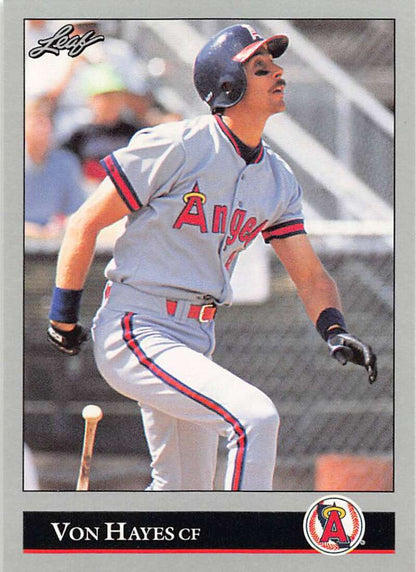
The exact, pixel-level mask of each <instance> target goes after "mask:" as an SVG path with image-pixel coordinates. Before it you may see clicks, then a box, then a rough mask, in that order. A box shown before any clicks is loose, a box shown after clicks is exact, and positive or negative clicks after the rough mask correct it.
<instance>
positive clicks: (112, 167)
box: [104, 156, 140, 210]
mask: <svg viewBox="0 0 416 572" xmlns="http://www.w3.org/2000/svg"><path fill="white" fill-rule="evenodd" d="M104 163H105V165H106V167H107V169H108V170H109V172H110V173H111V176H112V177H113V180H114V182H115V184H116V185H117V187H118V189H119V190H120V192H121V193H122V194H123V196H124V197H125V199H126V200H127V202H128V204H129V206H130V208H131V209H132V210H138V209H139V208H140V203H139V202H138V201H137V199H136V198H135V196H134V195H133V193H132V192H131V190H130V189H129V187H128V185H126V183H125V181H124V180H123V178H122V176H121V175H120V173H119V171H118V168H117V166H116V164H115V162H114V160H113V159H112V157H111V156H108V157H106V158H105V159H104Z"/></svg>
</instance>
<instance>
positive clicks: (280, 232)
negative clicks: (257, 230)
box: [262, 218, 306, 243]
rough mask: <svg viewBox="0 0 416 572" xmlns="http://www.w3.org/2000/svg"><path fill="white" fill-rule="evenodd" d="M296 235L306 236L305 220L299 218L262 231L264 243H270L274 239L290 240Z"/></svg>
mask: <svg viewBox="0 0 416 572" xmlns="http://www.w3.org/2000/svg"><path fill="white" fill-rule="evenodd" d="M296 234H306V230H305V226H304V223H303V219H301V218H298V219H294V220H289V221H287V222H282V223H280V224H276V225H274V226H270V227H269V228H266V229H265V230H263V231H262V235H263V239H264V242H266V243H269V242H270V241H271V240H273V239H274V238H288V237H289V236H295V235H296Z"/></svg>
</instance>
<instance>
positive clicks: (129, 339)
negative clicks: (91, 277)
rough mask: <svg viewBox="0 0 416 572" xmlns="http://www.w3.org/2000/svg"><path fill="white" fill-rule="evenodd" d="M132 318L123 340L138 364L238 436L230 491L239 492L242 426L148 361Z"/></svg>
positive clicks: (244, 441)
mask: <svg viewBox="0 0 416 572" xmlns="http://www.w3.org/2000/svg"><path fill="white" fill-rule="evenodd" d="M133 316H134V314H133V313H132V312H128V313H126V314H125V315H124V317H123V319H122V329H123V339H124V341H125V342H126V344H127V346H128V347H129V349H130V350H131V351H132V352H133V353H134V355H135V356H136V357H137V359H138V360H139V362H140V364H141V365H143V366H144V367H146V368H147V369H148V370H149V371H150V372H151V373H152V374H153V375H155V376H156V377H158V378H159V379H161V380H162V381H163V382H164V383H166V384H168V385H169V386H170V387H173V388H174V389H176V390H178V391H179V392H181V393H183V394H184V395H186V396H187V397H189V398H190V399H193V400H194V401H196V402H197V403H199V404H201V405H203V406H204V407H206V408H207V409H210V410H211V411H214V412H215V413H217V414H218V415H220V416H221V417H222V418H223V419H225V421H227V423H229V424H230V425H232V427H233V429H234V431H235V432H236V434H237V435H238V440H237V455H236V461H235V467H234V474H233V479H232V487H231V489H232V490H233V491H238V490H240V486H241V481H242V477H243V470H244V460H245V455H246V449H247V435H246V432H245V429H244V426H243V425H242V424H241V423H240V421H239V420H238V419H237V418H236V417H235V416H234V415H232V414H231V413H230V412H229V411H227V410H226V409H225V408H224V407H223V406H222V405H220V404H219V403H217V402H216V401H214V400H213V399H210V398H209V397H206V396H205V395H202V394H201V393H199V392H198V391H195V390H194V389H192V388H191V387H188V386H187V385H185V384H184V383H183V382H181V381H179V380H178V379H176V378H175V377H173V376H172V375H171V374H169V373H168V372H166V371H165V370H163V369H162V368H161V367H160V366H158V365H157V364H156V363H155V362H154V361H153V360H152V359H150V358H149V357H148V356H147V355H146V354H145V352H144V351H143V349H142V348H141V347H140V344H139V343H138V341H137V340H136V339H135V337H134V334H133V327H132V322H133Z"/></svg>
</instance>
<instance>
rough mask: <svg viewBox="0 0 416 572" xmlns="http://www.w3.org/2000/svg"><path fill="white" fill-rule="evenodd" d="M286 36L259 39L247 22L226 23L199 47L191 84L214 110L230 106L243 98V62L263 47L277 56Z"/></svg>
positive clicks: (244, 78) (244, 76) (284, 44)
mask: <svg viewBox="0 0 416 572" xmlns="http://www.w3.org/2000/svg"><path fill="white" fill-rule="evenodd" d="M288 43H289V39H288V38H287V36H272V37H271V38H268V39H264V38H262V37H261V36H260V35H259V34H258V33H257V32H256V31H255V30H254V29H253V28H252V27H251V26H250V25H248V24H237V25H234V26H229V27H228V28H225V29H224V30H221V32H218V33H217V34H216V35H215V36H213V37H212V38H211V39H210V40H209V41H208V42H207V44H205V46H204V47H203V48H202V50H201V51H200V52H199V54H198V55H197V57H196V59H195V63H194V73H193V75H194V84H195V87H196V89H197V91H198V93H199V95H200V97H201V99H202V100H203V101H205V102H206V103H208V105H209V106H210V108H211V111H212V112H213V113H214V112H215V110H216V109H218V108H225V107H231V106H232V105H235V104H236V103H238V102H239V101H240V100H241V98H242V97H243V95H244V93H245V91H246V86H247V78H246V74H245V71H244V67H243V63H244V62H246V61H247V60H248V59H249V58H250V57H251V56H252V55H253V54H254V53H255V52H256V51H257V50H258V49H259V48H261V47H262V46H265V47H266V48H267V50H268V51H269V53H270V54H271V55H272V56H273V57H274V58H277V57H278V56H281V55H282V54H283V52H284V51H285V50H286V48H287V46H288Z"/></svg>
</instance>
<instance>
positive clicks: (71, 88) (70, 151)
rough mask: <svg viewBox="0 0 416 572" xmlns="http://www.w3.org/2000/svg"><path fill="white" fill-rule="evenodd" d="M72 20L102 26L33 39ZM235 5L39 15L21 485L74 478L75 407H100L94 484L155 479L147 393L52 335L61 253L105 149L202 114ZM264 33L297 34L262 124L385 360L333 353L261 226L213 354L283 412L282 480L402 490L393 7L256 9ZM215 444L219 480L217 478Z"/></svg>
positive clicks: (287, 486) (323, 251)
mask: <svg viewBox="0 0 416 572" xmlns="http://www.w3.org/2000/svg"><path fill="white" fill-rule="evenodd" d="M68 23H72V24H73V26H74V32H73V33H72V35H76V34H78V35H83V34H84V33H85V32H86V31H88V30H91V29H93V30H95V32H96V34H103V35H104V36H105V41H104V42H98V43H96V44H94V45H92V46H90V47H88V48H86V49H85V50H84V52H83V53H82V55H80V56H77V57H76V58H71V57H69V56H68V55H67V53H66V52H61V53H60V55H59V56H58V57H56V56H54V55H51V54H46V55H44V56H42V57H41V58H37V59H33V58H30V57H29V55H28V52H29V51H30V49H32V48H33V47H35V46H36V45H37V41H38V39H41V38H46V37H50V36H51V35H53V34H54V33H55V32H56V31H57V30H58V29H59V28H61V27H62V26H63V25H65V24H68ZM233 23H236V21H233V20H168V21H163V20H158V21H153V20H99V21H90V20H84V21H80V20H78V21H57V20H46V21H45V20H27V21H26V38H25V55H26V58H25V78H26V85H25V147H26V149H25V268H24V272H25V342H24V343H25V346H24V365H25V377H24V440H25V473H24V476H25V482H24V488H25V489H26V490H74V488H75V483H76V478H77V473H78V468H79V459H80V452H81V446H82V436H83V429H84V428H83V420H82V417H81V411H82V408H83V407H84V405H86V404H87V403H96V404H98V405H100V406H101V407H102V409H103V411H104V418H103V420H102V421H101V422H100V424H99V427H98V431H97V440H96V444H95V449H94V457H93V461H92V468H91V485H90V488H91V490H143V489H144V488H145V487H146V485H147V484H148V482H149V480H150V470H149V462H150V461H149V458H148V453H147V448H146V444H145V440H144V436H143V430H142V427H141V423H140V418H139V415H138V410H137V405H136V404H135V403H134V402H132V401H129V400H127V399H125V398H123V397H121V396H120V395H118V394H117V393H116V392H114V391H113V390H112V389H110V388H109V387H108V386H107V385H106V383H105V382H104V381H103V380H102V379H101V378H100V376H99V374H98V372H97V370H96V367H95V364H94V361H93V358H92V351H91V347H88V348H87V349H86V351H84V352H83V353H81V354H80V355H79V356H77V357H74V358H69V359H68V358H65V357H62V356H61V355H59V354H58V352H56V351H54V350H53V348H51V347H49V346H48V345H47V342H46V335H45V330H46V325H47V314H48V310H49V303H50V293H51V289H52V286H53V282H54V273H55V266H56V257H57V252H58V249H59V245H60V241H61V238H62V233H63V231H64V228H65V222H66V218H67V216H69V215H70V214H71V212H73V211H74V210H75V209H76V208H78V206H79V204H81V202H82V201H83V200H85V198H86V197H87V196H88V194H89V193H90V192H92V191H93V190H94V188H95V187H96V186H97V184H98V183H99V182H100V181H101V180H102V178H103V176H104V175H103V172H102V171H101V168H100V165H99V159H100V158H102V157H104V156H105V155H106V154H108V153H109V152H111V151H112V150H114V149H116V148H118V147H120V146H124V145H125V144H126V143H127V141H128V139H129V138H130V137H131V134H132V133H134V132H135V131H136V130H137V129H140V128H142V127H145V126H149V125H155V124H158V123H160V122H164V121H172V120H176V119H180V118H191V117H193V116H195V115H198V114H201V113H208V108H207V107H206V106H205V105H204V104H203V103H202V102H201V101H200V100H199V98H198V96H197V94H196V91H195V89H194V87H193V84H192V64H193V60H194V58H195V55H196V54H197V52H198V50H199V49H200V47H201V46H202V45H203V44H204V42H205V41H206V39H207V38H208V37H209V36H211V35H212V34H213V33H215V32H216V31H217V30H220V29H222V28H224V27H226V26H227V25H231V24H233ZM245 23H249V24H251V25H252V26H254V27H255V28H256V30H257V31H259V32H260V33H261V34H262V35H263V36H264V37H266V36H270V35H272V34H275V33H278V34H280V33H285V34H287V35H288V36H289V39H290V44H289V49H288V51H287V52H286V53H285V54H284V56H283V57H282V58H280V60H279V63H280V65H281V66H282V67H283V68H284V75H285V79H286V82H287V89H286V102H287V111H286V112H285V113H284V114H279V115H277V116H275V117H273V118H271V119H270V120H269V122H268V124H267V127H266V131H265V139H266V141H267V142H268V144H269V145H270V146H271V147H272V148H274V149H275V150H276V151H277V152H278V153H279V154H280V155H281V156H282V157H283V158H284V159H285V160H287V161H288V163H289V164H290V165H291V167H292V169H293V170H294V172H295V174H296V176H297V178H298V180H299V181H300V184H301V186H302V187H303V191H304V202H305V209H304V214H305V224H306V228H307V231H308V233H309V235H310V238H311V241H312V243H313V245H314V247H315V249H316V250H317V252H318V253H319V255H320V257H321V258H322V260H323V262H324V264H325V266H326V267H327V269H328V270H329V272H330V273H331V274H332V276H333V277H334V278H335V279H336V281H337V283H338V286H339V289H340V292H341V296H342V299H343V305H344V310H345V315H346V318H347V324H348V326H349V329H350V330H351V331H352V332H353V333H355V334H356V335H358V336H359V337H361V338H363V339H365V340H366V341H369V342H370V343H371V344H372V345H373V347H374V349H375V351H376V353H377V355H378V362H379V378H378V380H377V383H376V384H375V385H373V386H370V385H369V384H368V382H367V379H366V375H365V372H364V370H362V368H359V367H357V366H354V365H352V364H348V365H347V366H345V367H340V365H339V364H338V363H337V362H336V361H335V360H331V359H329V357H328V352H327V348H326V344H325V343H324V342H323V341H322V340H321V339H320V337H319V336H318V334H317V333H316V331H315V329H314V327H313V325H312V324H311V323H310V322H309V321H308V318H307V316H306V313H305V312H304V310H303V307H302V305H301V303H300V301H299V300H298V298H297V296H296V293H295V291H294V288H293V285H292V283H291V282H290V280H289V279H288V277H287V275H286V273H285V271H284V270H283V268H282V266H281V265H280V263H279V262H278V261H277V260H276V259H275V258H273V257H272V255H271V249H270V248H268V247H266V246H265V245H264V244H263V243H262V241H261V240H259V241H256V242H255V243H254V244H253V246H252V247H251V248H250V249H249V250H248V251H247V253H244V254H243V255H242V256H241V257H240V260H239V263H238V265H237V269H236V273H235V276H234V278H233V285H234V290H235V304H234V305H233V307H231V308H228V309H220V311H219V313H218V318H217V320H216V327H217V349H216V351H215V355H214V359H215V360H216V361H217V362H218V363H220V364H222V365H224V366H225V367H226V368H228V369H230V370H231V371H233V372H234V373H236V374H237V375H240V376H241V377H243V378H244V379H246V380H248V381H250V382H252V383H253V384H255V385H257V386H258V387H260V388H261V389H262V390H264V391H265V392H266V393H267V394H268V395H269V396H270V397H271V398H272V399H273V401H274V402H275V404H276V406H277V409H278V410H279V413H280V415H281V431H280V440H279V450H278V460H277V468H276V476H275V483H274V489H275V490H280V491H313V490H317V491H318V490H334V491H335V490H340V491H360V490H366V491H390V490H393V462H392V459H393V437H394V435H393V429H394V425H393V423H394V418H393V393H394V387H393V381H394V376H393V355H394V353H393V351H394V344H393V318H394V299H393V293H394V281H393V271H394V258H393V254H394V245H393V234H394V231H393V221H394V210H393V209H394V21H393V20H284V21H279V20H272V21H268V20H248V21H245ZM119 229H120V227H119V226H118V225H115V226H114V227H111V228H110V229H107V230H105V231H103V233H102V235H101V236H100V239H99V244H98V247H97V257H96V261H95V263H94V265H93V267H92V270H91V272H90V275H89V279H88V282H87V284H86V288H85V294H84V302H83V308H82V315H81V321H82V322H83V323H84V324H89V323H90V322H91V319H92V317H93V315H94V313H95V311H96V309H97V307H98V305H99V304H100V300H101V294H102V290H103V287H104V284H105V279H104V276H103V271H104V268H105V265H106V264H107V262H108V261H109V259H110V257H111V245H112V243H113V242H114V239H115V237H116V236H117V233H118V232H119ZM224 460H225V444H224V443H222V444H221V450H220V455H219V463H218V474H217V479H216V488H217V489H221V488H222V478H223V474H224Z"/></svg>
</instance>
